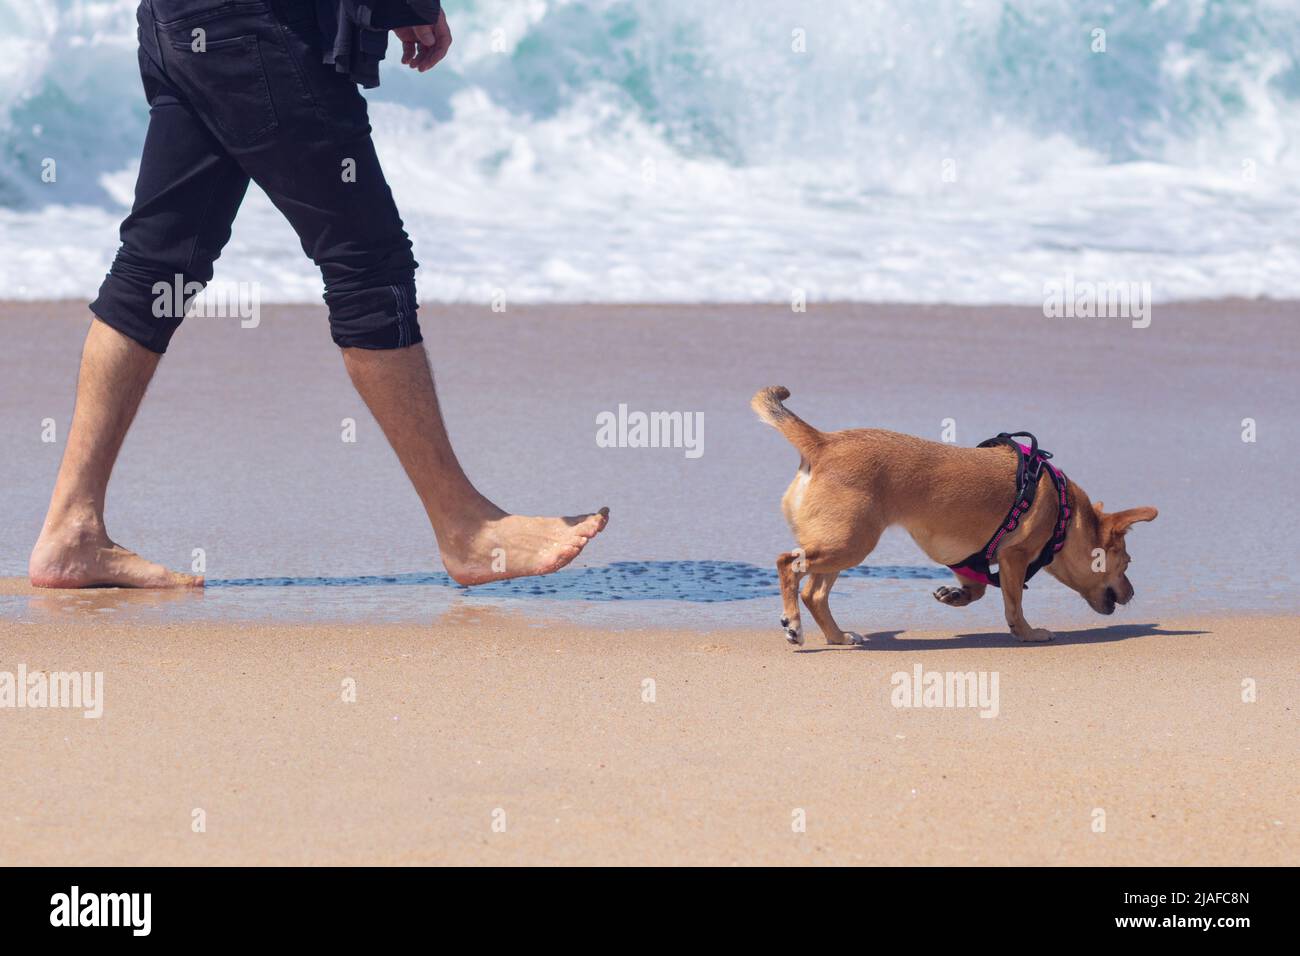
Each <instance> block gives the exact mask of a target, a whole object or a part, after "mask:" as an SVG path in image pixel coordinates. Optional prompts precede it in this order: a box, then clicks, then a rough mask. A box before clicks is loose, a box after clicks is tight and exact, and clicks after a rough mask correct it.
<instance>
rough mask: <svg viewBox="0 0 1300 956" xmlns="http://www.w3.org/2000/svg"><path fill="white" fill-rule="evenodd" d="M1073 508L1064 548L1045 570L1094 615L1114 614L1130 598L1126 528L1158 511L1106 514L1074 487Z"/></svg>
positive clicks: (1130, 559) (1143, 510)
mask: <svg viewBox="0 0 1300 956" xmlns="http://www.w3.org/2000/svg"><path fill="white" fill-rule="evenodd" d="M1075 496H1076V497H1075V504H1076V506H1077V510H1076V512H1075V514H1074V516H1073V519H1072V520H1071V522H1070V530H1069V533H1068V535H1067V536H1066V541H1065V547H1064V548H1062V549H1061V553H1060V554H1059V555H1057V558H1056V561H1054V562H1053V563H1052V564H1051V565H1049V566H1048V570H1049V571H1052V572H1054V574H1055V576H1056V577H1057V578H1058V579H1059V580H1060V581H1062V582H1063V583H1064V584H1067V585H1069V586H1070V587H1072V588H1074V590H1076V591H1078V592H1079V593H1080V594H1082V595H1083V599H1084V600H1085V601H1087V602H1088V606H1089V607H1091V608H1092V609H1093V610H1094V611H1096V612H1097V613H1098V614H1113V613H1115V605H1117V604H1127V603H1128V602H1129V601H1131V600H1132V599H1133V584H1132V583H1131V582H1130V581H1129V579H1128V568H1129V565H1130V564H1132V563H1133V559H1132V558H1130V557H1129V553H1128V541H1127V536H1128V530H1129V528H1131V527H1133V525H1135V524H1137V523H1138V522H1139V521H1154V520H1155V517H1156V515H1157V514H1158V512H1157V511H1156V509H1155V508H1152V507H1150V506H1144V507H1141V508H1129V509H1127V510H1125V511H1116V512H1114V513H1112V514H1107V513H1106V512H1105V511H1103V510H1102V503H1101V502H1100V501H1098V502H1097V503H1096V504H1092V503H1091V502H1089V501H1088V499H1087V496H1086V495H1084V494H1083V493H1082V492H1081V491H1079V490H1078V488H1077V487H1076V488H1075Z"/></svg>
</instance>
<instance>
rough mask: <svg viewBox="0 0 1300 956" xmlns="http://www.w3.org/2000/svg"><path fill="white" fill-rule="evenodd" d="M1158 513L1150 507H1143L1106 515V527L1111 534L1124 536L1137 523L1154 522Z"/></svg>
mask: <svg viewBox="0 0 1300 956" xmlns="http://www.w3.org/2000/svg"><path fill="white" fill-rule="evenodd" d="M1159 513H1160V512H1158V511H1156V509H1155V508H1152V507H1151V506H1150V505H1143V506H1142V507H1141V508H1129V509H1128V510H1127V511H1117V512H1115V513H1114V514H1113V515H1106V526H1107V529H1108V530H1109V531H1110V533H1111V534H1124V533H1125V532H1126V531H1128V529H1129V528H1131V527H1132V526H1133V525H1135V524H1137V523H1138V522H1139V521H1155V520H1156V515H1158V514H1159Z"/></svg>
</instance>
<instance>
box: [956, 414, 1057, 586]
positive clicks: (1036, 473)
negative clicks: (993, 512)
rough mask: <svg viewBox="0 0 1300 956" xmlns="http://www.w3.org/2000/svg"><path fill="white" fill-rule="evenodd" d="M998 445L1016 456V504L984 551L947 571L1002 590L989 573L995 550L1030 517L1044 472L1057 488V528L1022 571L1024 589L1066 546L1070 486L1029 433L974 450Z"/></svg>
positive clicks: (1000, 438)
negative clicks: (1026, 442)
mask: <svg viewBox="0 0 1300 956" xmlns="http://www.w3.org/2000/svg"><path fill="white" fill-rule="evenodd" d="M1017 438H1028V439H1029V445H1027V446H1026V445H1022V444H1021V443H1020V442H1018V441H1016V439H1017ZM998 445H1007V446H1010V447H1011V448H1012V449H1013V450H1014V451H1015V453H1016V498H1015V501H1014V502H1013V503H1012V505H1011V510H1010V511H1009V512H1008V513H1007V516H1006V518H1004V519H1003V521H1002V523H1001V524H1000V525H999V526H998V529H997V531H995V532H994V533H993V537H991V538H989V540H988V543H987V544H985V545H984V547H982V548H981V549H980V550H978V551H976V552H975V553H974V554H972V555H971V556H970V557H968V558H966V559H965V560H964V561H961V562H959V563H957V564H950V565H948V567H949V568H950V569H951V570H952V571H953V573H954V574H957V575H959V576H961V577H964V578H968V579H969V580H972V581H979V582H981V583H983V584H991V585H993V586H994V587H1001V586H1002V582H1001V576H1000V575H999V574H998V572H997V571H994V570H993V569H992V565H993V563H994V562H995V561H996V560H997V553H998V548H999V546H1001V544H1002V539H1003V538H1005V537H1006V536H1007V535H1009V534H1010V533H1011V532H1013V531H1015V530H1016V528H1018V527H1020V522H1021V520H1022V519H1023V518H1024V516H1025V515H1027V514H1028V513H1029V509H1030V508H1032V507H1033V506H1034V499H1035V498H1036V497H1037V495H1038V482H1039V479H1040V478H1041V477H1042V475H1043V469H1044V468H1046V469H1047V473H1048V475H1049V476H1050V478H1051V480H1052V484H1053V486H1054V487H1055V488H1056V498H1057V521H1056V526H1055V527H1054V528H1053V529H1052V537H1051V538H1050V539H1049V540H1048V542H1047V543H1046V544H1045V545H1043V549H1042V551H1040V552H1039V553H1038V557H1036V558H1035V559H1034V560H1033V562H1032V563H1031V564H1030V565H1029V567H1028V568H1026V569H1025V582H1026V583H1025V586H1026V587H1028V586H1029V585H1028V582H1029V579H1030V578H1032V577H1033V576H1034V575H1035V574H1037V573H1038V572H1039V571H1041V570H1042V569H1043V568H1045V567H1047V566H1048V565H1049V564H1051V563H1052V560H1053V559H1054V558H1055V557H1056V553H1057V552H1058V551H1060V550H1061V548H1063V547H1064V546H1065V533H1066V529H1067V528H1068V526H1069V520H1070V507H1069V500H1068V494H1067V489H1068V487H1069V482H1068V481H1067V480H1066V477H1065V475H1064V474H1063V473H1062V472H1061V471H1060V470H1059V469H1058V468H1056V467H1055V466H1054V465H1051V464H1049V463H1048V459H1049V458H1051V457H1052V453H1051V452H1050V451H1044V450H1043V449H1041V448H1039V447H1038V439H1037V438H1035V437H1034V436H1033V435H1032V434H1031V433H1029V432H1010V433H1008V432H1002V433H1001V434H1000V435H998V436H996V437H994V438H990V439H988V440H987V441H982V442H980V443H979V445H978V446H977V447H979V448H994V447H996V446H998Z"/></svg>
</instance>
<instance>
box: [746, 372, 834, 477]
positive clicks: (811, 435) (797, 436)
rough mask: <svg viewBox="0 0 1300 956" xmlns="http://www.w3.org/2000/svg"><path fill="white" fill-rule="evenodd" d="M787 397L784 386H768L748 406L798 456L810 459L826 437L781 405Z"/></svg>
mask: <svg viewBox="0 0 1300 956" xmlns="http://www.w3.org/2000/svg"><path fill="white" fill-rule="evenodd" d="M789 397H790V390H789V389H788V388H786V387H785V386H784V385H770V386H768V387H767V388H765V389H763V390H762V391H760V392H759V393H758V394H757V395H755V396H754V397H753V398H752V399H751V400H750V402H749V405H750V407H751V408H753V409H754V411H756V412H757V413H758V417H759V418H761V419H762V420H763V421H765V422H767V424H769V425H771V426H772V427H773V428H775V429H776V430H777V431H779V432H780V433H781V434H782V435H784V436H785V437H786V439H787V440H789V442H790V444H792V445H794V447H795V448H797V449H799V454H801V455H803V456H804V457H805V458H809V459H811V458H812V456H813V455H814V454H816V453H817V450H818V449H819V448H821V447H822V445H823V444H824V443H825V441H826V436H825V435H823V434H822V433H821V432H819V431H818V430H817V429H815V428H813V427H812V426H811V425H809V424H808V423H807V422H806V421H804V420H803V419H802V418H800V417H799V416H798V415H796V414H795V413H794V412H792V411H790V410H789V409H788V408H786V407H785V406H784V405H782V404H781V403H782V402H783V401H785V400H786V399H787V398H789Z"/></svg>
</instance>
